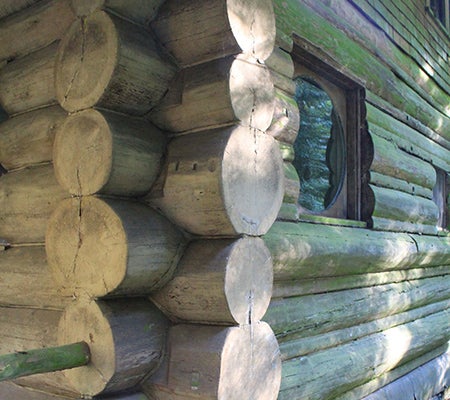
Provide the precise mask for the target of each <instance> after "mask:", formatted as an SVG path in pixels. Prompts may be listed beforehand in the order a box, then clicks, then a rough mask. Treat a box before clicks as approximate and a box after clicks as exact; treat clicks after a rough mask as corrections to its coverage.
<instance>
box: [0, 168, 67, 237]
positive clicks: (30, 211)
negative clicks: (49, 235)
mask: <svg viewBox="0 0 450 400" xmlns="http://www.w3.org/2000/svg"><path fill="white" fill-rule="evenodd" d="M0 179H1V184H0V209H1V212H0V237H1V238H4V239H6V240H7V241H8V242H9V243H44V238H45V231H46V228H47V220H48V218H49V217H50V215H51V213H52V212H53V210H54V209H55V208H56V206H57V204H58V203H59V202H60V201H61V200H62V199H63V198H64V197H66V196H67V195H66V194H65V192H64V190H63V189H62V188H61V187H60V186H59V185H58V183H57V182H56V179H55V175H54V171H53V166H52V165H51V164H47V165H42V166H38V167H32V168H27V169H23V170H18V171H15V172H10V173H8V174H6V175H4V176H2V177H1V178H0Z"/></svg>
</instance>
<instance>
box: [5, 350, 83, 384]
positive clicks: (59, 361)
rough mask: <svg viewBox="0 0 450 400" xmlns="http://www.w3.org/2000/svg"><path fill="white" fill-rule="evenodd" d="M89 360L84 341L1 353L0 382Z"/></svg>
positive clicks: (58, 369) (71, 366) (66, 367)
mask: <svg viewBox="0 0 450 400" xmlns="http://www.w3.org/2000/svg"><path fill="white" fill-rule="evenodd" d="M89 361H90V352H89V346H88V345H87V344H86V343H85V342H78V343H73V344H68V345H64V346H58V347H47V348H45V349H34V350H27V351H21V352H16V353H11V354H3V355H0V382H1V381H5V380H11V379H15V378H20V377H21V376H28V375H35V374H42V373H45V372H55V371H61V370H65V369H70V368H76V367H81V366H83V365H86V364H88V363H89Z"/></svg>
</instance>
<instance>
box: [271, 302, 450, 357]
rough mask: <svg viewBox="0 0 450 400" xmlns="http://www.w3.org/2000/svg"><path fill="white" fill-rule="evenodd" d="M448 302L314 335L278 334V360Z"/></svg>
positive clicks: (442, 307)
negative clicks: (280, 335)
mask: <svg viewBox="0 0 450 400" xmlns="http://www.w3.org/2000/svg"><path fill="white" fill-rule="evenodd" d="M449 305H450V300H448V299H447V300H443V301H440V302H437V303H432V304H429V305H426V306H423V307H419V308H415V309H412V310H409V311H405V312H402V313H399V314H394V315H390V316H388V317H384V318H380V319H376V320H373V321H370V322H366V323H363V324H359V325H356V326H350V327H348V328H343V329H338V330H334V331H330V332H326V333H322V334H318V335H313V336H304V337H302V335H301V333H300V334H299V337H297V336H296V335H295V334H293V335H290V336H286V337H284V338H283V337H279V338H278V340H279V344H280V351H281V359H282V360H283V361H285V360H291V359H295V358H298V357H302V356H304V355H307V354H311V353H315V352H318V351H323V350H326V349H330V348H333V347H338V346H341V345H343V344H345V343H349V342H352V341H355V340H358V339H361V338H363V337H365V336H368V335H372V334H375V333H380V332H383V331H385V330H387V329H390V328H393V327H395V326H400V325H403V324H407V323H409V322H412V321H415V320H417V319H421V318H425V317H426V316H428V315H431V314H436V313H438V312H441V311H444V310H447V309H448V307H449Z"/></svg>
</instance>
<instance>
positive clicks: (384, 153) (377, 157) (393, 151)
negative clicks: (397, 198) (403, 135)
mask: <svg viewBox="0 0 450 400" xmlns="http://www.w3.org/2000/svg"><path fill="white" fill-rule="evenodd" d="M371 138H372V142H373V147H374V157H373V161H372V165H371V167H370V170H371V171H375V172H378V173H380V174H384V175H388V176H392V177H394V178H397V179H403V180H404V181H407V182H410V183H415V184H417V185H419V186H422V187H424V188H428V189H433V187H434V185H435V184H436V170H435V169H434V168H433V166H432V165H431V164H429V163H427V162H425V161H422V160H421V159H420V158H418V157H414V156H411V155H409V154H407V153H405V152H403V151H402V150H400V149H399V148H398V147H397V146H396V145H395V144H392V142H389V141H388V140H386V139H384V138H382V137H380V136H377V135H371Z"/></svg>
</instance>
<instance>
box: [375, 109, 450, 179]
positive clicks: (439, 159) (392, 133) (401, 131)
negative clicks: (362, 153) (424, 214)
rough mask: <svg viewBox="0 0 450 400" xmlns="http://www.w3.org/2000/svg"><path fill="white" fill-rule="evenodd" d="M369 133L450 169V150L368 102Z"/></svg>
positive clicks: (445, 168)
mask: <svg viewBox="0 0 450 400" xmlns="http://www.w3.org/2000/svg"><path fill="white" fill-rule="evenodd" d="M366 109H367V120H368V122H369V131H370V132H371V133H372V134H376V135H377V136H380V137H382V138H384V139H386V140H388V141H392V142H393V143H395V144H396V145H397V146H398V147H399V148H400V149H402V150H404V151H406V152H407V153H410V154H414V155H416V156H417V157H419V158H421V159H422V160H425V161H428V162H431V163H432V164H433V165H435V166H437V167H439V168H441V169H444V170H446V171H447V170H449V169H450V161H449V157H450V155H449V153H450V152H449V150H447V149H445V148H444V147H441V146H437V145H436V144H435V143H433V141H431V140H429V139H428V138H427V137H425V136H423V135H421V134H420V133H419V132H418V131H416V130H415V129H413V128H411V127H410V126H408V125H406V124H405V123H403V122H402V121H399V120H397V119H395V118H394V117H392V116H391V115H389V114H388V113H386V112H383V111H381V110H380V109H378V108H376V107H375V106H373V105H371V104H370V103H368V102H366Z"/></svg>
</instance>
